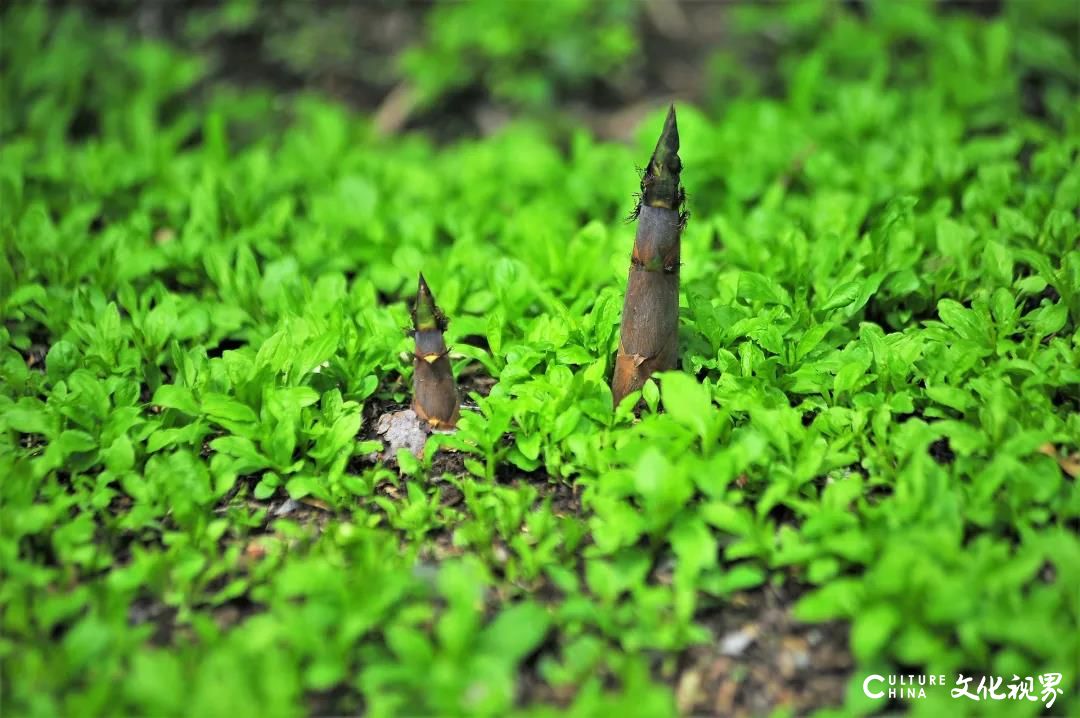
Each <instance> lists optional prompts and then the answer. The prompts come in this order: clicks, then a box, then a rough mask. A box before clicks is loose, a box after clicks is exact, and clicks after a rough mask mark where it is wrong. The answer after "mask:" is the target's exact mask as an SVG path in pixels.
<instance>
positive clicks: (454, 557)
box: [0, 2, 1080, 717]
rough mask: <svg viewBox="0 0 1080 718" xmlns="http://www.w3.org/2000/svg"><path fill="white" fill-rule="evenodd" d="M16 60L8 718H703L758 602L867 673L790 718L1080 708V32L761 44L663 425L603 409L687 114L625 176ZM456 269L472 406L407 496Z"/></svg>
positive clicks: (858, 23) (129, 58)
mask: <svg viewBox="0 0 1080 718" xmlns="http://www.w3.org/2000/svg"><path fill="white" fill-rule="evenodd" d="M504 6H505V7H515V6H516V4H515V3H507V4H504V5H500V6H498V7H504ZM445 12H446V13H449V14H451V15H452V14H454V13H455V11H454V10H446V11H445ZM456 12H458V13H463V12H464V11H462V10H459V11H456ZM488 12H491V13H498V12H499V10H498V8H497V7H496V6H492V7H489V8H488ZM557 17H561V16H557ZM0 22H2V25H0V33H2V34H0V38H2V42H0V74H2V85H0V244H2V248H3V251H2V253H0V314H2V318H3V324H2V326H0V571H2V575H3V580H2V582H0V607H2V612H3V616H2V619H0V661H2V673H0V689H2V692H0V708H2V711H3V713H4V715H25V716H42V717H44V716H56V715H64V716H96V715H101V716H106V715H139V716H143V715H145V716H170V715H176V716H181V715H200V716H218V715H222V716H227V715H233V716H235V715H250V714H252V713H253V712H257V713H258V714H260V715H266V716H278V715H280V716H297V715H305V714H311V713H314V714H346V713H360V712H363V713H364V714H365V715H370V716H395V715H403V716H417V715H461V716H464V715H469V716H480V715H491V716H501V715H511V714H513V715H522V716H548V715H562V714H564V713H569V714H572V715H581V716H593V715H624V716H639V715H640V716H662V715H674V714H677V713H679V712H683V713H691V712H693V713H698V714H701V713H709V712H711V711H713V710H714V707H713V706H714V703H713V702H712V697H709V699H708V700H706V699H704V698H701V697H699V696H698V694H697V693H696V692H695V690H693V687H694V684H693V681H691V680H690V679H687V678H686V676H687V675H692V671H688V659H687V657H688V656H693V655H699V654H698V653H695V651H700V650H705V649H706V648H708V647H710V646H715V645H716V644H717V642H718V641H719V639H720V638H721V636H720V635H719V633H720V631H719V629H718V626H719V624H718V623H717V617H718V616H720V617H722V616H724V615H727V614H730V613H733V612H736V611H738V610H741V609H740V606H743V605H744V603H745V600H746V599H745V597H746V596H754V595H765V594H768V595H787V596H792V597H793V600H794V601H795V602H794V604H793V606H792V607H790V608H791V611H792V614H793V616H794V617H795V618H797V619H800V620H802V621H805V622H809V623H812V624H820V625H821V626H826V627H829V630H830V631H832V632H834V633H836V632H838V633H839V636H840V641H841V643H842V645H843V646H844V648H845V651H847V652H848V653H849V654H850V657H851V661H852V665H851V666H849V667H848V669H847V670H845V671H844V673H843V675H842V676H841V677H840V680H842V682H843V685H845V686H846V690H844V691H842V694H841V695H837V696H835V700H834V701H832V702H831V703H829V704H817V705H802V704H798V705H796V704H792V703H790V702H788V703H786V704H785V703H784V702H783V701H778V707H777V708H776V714H777V715H787V714H791V713H794V712H799V713H802V712H804V711H807V710H809V709H811V708H813V709H819V713H820V714H821V715H861V714H868V713H871V712H873V711H875V710H880V709H881V708H882V707H883V705H882V703H880V702H877V703H875V702H873V701H871V700H870V699H868V698H866V697H865V696H864V695H863V693H862V691H861V678H862V677H863V676H865V675H866V674H868V673H871V672H874V673H883V674H887V673H889V672H903V673H928V674H930V673H933V674H938V673H944V674H946V675H948V676H949V678H950V681H951V680H952V678H954V677H955V674H957V673H964V674H965V675H971V674H975V675H976V676H979V675H1001V676H1005V677H1006V680H1008V678H1009V676H1011V675H1013V674H1017V675H1019V676H1029V675H1032V676H1034V675H1038V674H1042V673H1049V672H1059V673H1062V674H1063V676H1064V681H1063V683H1062V685H1061V688H1062V691H1063V692H1062V693H1061V694H1060V695H1058V696H1057V698H1056V704H1055V705H1054V708H1053V711H1054V713H1055V714H1060V715H1078V714H1080V713H1078V711H1080V699H1078V697H1077V690H1078V666H1080V630H1077V628H1078V623H1080V603H1078V594H1077V587H1078V586H1080V538H1078V535H1077V531H1078V527H1080V491H1078V489H1077V473H1078V472H1080V460H1078V458H1077V455H1078V452H1080V249H1078V239H1080V219H1078V213H1077V207H1078V206H1080V161H1078V160H1080V157H1078V154H1080V111H1078V107H1080V105H1078V104H1077V103H1076V91H1077V86H1076V83H1077V81H1076V78H1077V76H1078V72H1080V64H1078V59H1077V49H1076V45H1075V42H1074V41H1073V40H1074V39H1075V37H1076V33H1077V18H1076V14H1075V12H1074V10H1072V9H1070V8H1069V7H1067V4H1061V3H1054V2H1046V3H1043V2H1014V3H1008V4H1006V5H1005V7H1004V8H1003V9H1002V11H1001V13H1000V14H998V15H996V16H994V17H992V18H979V17H975V16H973V15H971V14H969V13H963V12H960V11H949V10H948V9H946V8H940V7H938V6H936V5H934V4H931V3H920V2H902V3H884V2H883V3H873V4H868V5H865V6H859V8H855V9H853V8H850V7H848V6H847V5H845V4H842V3H837V2H813V3H800V4H792V5H790V6H784V7H782V8H776V7H772V8H765V9H763V8H756V7H739V8H735V9H734V10H733V11H732V39H731V42H730V43H729V44H728V45H727V46H726V47H725V48H724V49H723V50H722V51H721V52H719V53H718V54H717V56H716V57H715V58H714V61H713V63H712V65H711V67H712V74H711V80H710V82H711V83H712V87H713V88H714V90H713V91H712V93H711V94H710V97H709V98H708V99H707V100H706V101H705V102H703V103H702V104H701V105H700V106H693V105H691V104H688V103H687V104H680V105H679V109H678V122H679V135H680V140H681V142H680V147H679V155H680V156H681V158H682V165H683V167H682V175H681V181H682V184H683V185H684V186H685V187H686V188H687V193H688V195H687V199H686V207H687V208H688V209H689V211H690V212H691V213H692V217H693V219H692V221H690V222H689V223H688V224H687V225H686V228H685V231H684V232H683V233H682V238H681V260H682V266H681V268H680V285H681V292H680V308H679V315H680V327H679V368H678V369H677V370H673V371H669V372H662V373H660V374H659V375H657V376H655V377H654V379H653V380H650V381H648V382H646V383H645V384H644V386H643V387H642V389H641V399H642V401H643V404H644V405H645V409H644V410H643V411H642V412H641V416H640V418H638V417H635V415H634V413H633V408H632V405H633V403H634V402H633V401H626V402H621V403H620V404H619V405H618V406H615V407H614V408H613V397H612V392H611V389H610V388H609V387H610V382H611V377H612V372H613V369H614V363H615V356H616V350H617V345H618V341H619V321H620V311H621V309H620V308H621V307H622V302H623V291H624V288H625V281H626V272H627V257H628V254H629V252H630V250H631V248H632V247H633V245H634V226H633V225H632V224H629V223H627V222H626V221H625V217H626V215H627V212H628V211H629V210H631V209H632V208H633V203H634V200H633V193H634V192H635V191H637V190H638V189H639V183H640V176H639V175H638V174H637V173H636V172H635V163H640V162H641V159H642V158H643V157H646V156H648V153H649V152H650V151H651V150H652V148H653V146H654V143H655V141H656V130H657V128H658V127H661V126H662V124H663V118H664V112H665V111H666V107H662V108H659V107H658V109H657V111H656V112H655V113H653V114H652V115H650V116H649V117H647V118H646V120H645V121H644V122H643V123H642V125H641V134H640V137H639V140H640V141H639V142H638V143H637V145H636V146H634V147H627V146H623V145H619V144H613V143H607V142H602V141H599V140H597V139H595V138H594V137H593V136H591V135H590V134H589V133H588V132H586V131H585V130H570V131H567V130H566V129H565V128H562V129H554V128H552V127H551V126H548V125H541V124H537V123H534V122H530V121H529V120H528V119H520V120H518V121H515V122H513V123H511V124H509V125H508V126H506V127H505V128H503V129H501V130H500V131H498V132H497V133H496V134H494V135H491V136H487V137H483V138H461V139H458V140H455V141H453V142H450V143H448V144H444V145H436V144H435V143H434V142H433V141H432V140H431V139H429V138H428V137H426V136H425V135H423V134H422V133H406V134H403V135H401V136H396V137H392V138H386V137H381V136H379V135H378V134H377V133H376V132H375V129H374V127H373V125H372V122H371V121H370V120H369V118H367V117H365V116H362V115H358V114H355V113H353V112H351V111H350V110H348V109H347V108H345V107H343V106H341V105H338V104H334V103H330V102H327V101H325V100H323V99H320V98H319V97H316V96H308V95H301V96H296V97H281V96H275V95H272V94H270V93H269V92H265V91H260V90H258V89H255V88H249V89H246V90H242V91H241V90H236V89H233V88H229V87H226V86H221V85H210V86H207V85H206V84H205V83H204V81H203V80H204V78H205V77H206V74H205V73H206V71H207V68H206V66H205V63H204V62H203V61H201V60H200V59H199V58H198V57H194V56H189V55H186V54H182V53H178V52H177V51H175V50H173V49H171V48H170V47H168V46H166V45H163V44H156V43H145V42H138V41H135V40H134V39H132V38H130V37H128V36H126V35H125V34H124V32H123V31H121V30H119V29H117V28H112V27H105V26H99V25H96V24H94V23H92V22H90V21H88V20H87V18H85V17H83V16H80V15H78V14H75V13H66V14H59V13H50V12H49V11H48V10H47V8H46V7H45V6H44V5H42V4H27V5H16V6H14V7H9V8H7V9H6V10H5V11H4V13H3V15H2V20H0ZM448 22H450V21H448ZM453 22H464V21H462V20H460V18H458V19H455V20H453ZM500 22H507V23H509V21H508V20H505V18H502V17H501V16H500ZM466 24H467V23H466ZM451 30H453V32H455V33H456V32H458V30H454V29H453V28H450V29H448V30H447V32H448V33H450V32H451ZM1070 38H1071V39H1070ZM770 43H771V44H770ZM437 51H438V48H437V47H436V48H435V49H433V50H432V52H433V53H436V54H433V55H432V57H437V56H438V55H437ZM416 57H421V56H420V55H416ZM516 59H520V58H516ZM414 62H416V63H421V60H414ZM755 63H757V65H755ZM515 66H517V65H513V64H510V65H507V67H515ZM757 66H760V71H756V72H754V73H747V71H746V70H745V68H746V67H757ZM416 67H422V64H418V65H416ZM748 74H752V75H753V77H749V78H748ZM433 82H434V81H433ZM503 82H504V81H503V80H502V79H500V80H499V83H503ZM510 85H514V83H513V82H510ZM514 86H515V87H516V85H514ZM433 87H434V85H433ZM497 87H498V88H503V89H505V87H504V85H503V84H499V85H498V86H497ZM499 91H502V90H499ZM432 92H435V90H432ZM421 271H422V272H423V273H424V275H425V277H426V278H427V280H428V282H430V285H431V287H433V288H435V291H436V293H437V296H438V300H439V307H440V308H441V309H442V310H443V311H444V312H445V313H446V314H447V315H448V316H450V317H452V318H453V320H452V321H451V322H450V324H449V325H448V327H447V329H446V344H447V345H448V346H449V347H451V353H450V355H449V359H450V362H451V364H452V368H453V372H454V375H455V376H456V377H458V382H459V386H460V389H461V392H462V394H463V396H467V400H466V404H465V407H464V408H463V409H462V411H461V415H460V418H459V420H458V429H457V431H456V433H453V434H447V435H435V436H433V437H432V438H431V439H429V441H428V445H427V448H426V450H425V452H424V454H423V455H422V456H421V457H420V458H416V457H412V456H411V455H409V454H408V453H407V452H400V453H399V455H398V457H396V458H397V466H392V465H391V464H390V463H388V462H387V461H384V460H383V459H381V458H378V452H379V451H380V450H381V449H382V442H381V441H380V440H379V438H378V436H377V435H376V434H374V433H373V431H372V426H373V424H374V422H375V419H376V418H377V416H378V415H379V414H380V413H381V412H384V411H387V410H390V409H393V408H401V407H403V406H404V405H406V404H407V402H409V401H410V400H411V386H412V379H413V368H412V356H413V351H414V345H413V336H412V331H411V330H412V320H411V318H410V312H409V309H410V307H411V306H412V302H413V299H414V297H415V293H416V290H415V287H416V277H417V275H418V273H419V272H421ZM691 668H692V666H691ZM736 670H738V669H736ZM808 670H809V671H810V672H809V673H807V674H806V675H807V676H809V677H810V678H811V679H818V680H825V676H824V675H818V674H815V673H814V672H813V666H811V667H810V668H809V669H808ZM740 675H741V674H740ZM688 686H689V687H688ZM895 707H897V708H899V709H902V710H906V711H909V712H910V714H911V715H920V716H940V715H958V713H957V712H956V711H958V710H960V711H963V712H976V713H978V714H979V715H1001V716H1005V715H1008V716H1015V715H1036V714H1039V713H1040V711H1042V710H1043V703H1042V702H1041V701H1038V702H1028V701H1020V702H1017V701H1000V702H996V701H982V702H979V703H974V702H969V701H966V700H962V701H961V702H960V703H957V702H956V701H954V700H952V699H950V698H949V697H948V695H947V693H945V694H933V693H931V694H930V695H929V696H928V697H927V698H926V699H922V700H910V701H904V702H902V703H898V704H896V706H895Z"/></svg>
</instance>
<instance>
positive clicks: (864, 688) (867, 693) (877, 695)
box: [862, 673, 885, 698]
mask: <svg viewBox="0 0 1080 718" xmlns="http://www.w3.org/2000/svg"><path fill="white" fill-rule="evenodd" d="M870 681H878V682H879V683H881V682H884V681H885V676H879V675H878V674H876V673H873V674H871V675H869V676H867V677H866V680H865V681H863V682H862V692H863V695H865V696H866V697H867V698H884V697H885V691H878V692H877V693H871V692H870Z"/></svg>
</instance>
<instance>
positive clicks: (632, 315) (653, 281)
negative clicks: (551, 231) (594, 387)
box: [611, 105, 686, 406]
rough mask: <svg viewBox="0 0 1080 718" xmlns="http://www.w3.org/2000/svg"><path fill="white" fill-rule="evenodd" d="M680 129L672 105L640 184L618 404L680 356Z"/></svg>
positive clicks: (615, 390)
mask: <svg viewBox="0 0 1080 718" xmlns="http://www.w3.org/2000/svg"><path fill="white" fill-rule="evenodd" d="M681 170H682V162H681V161H680V159H679V129H678V126H677V125H676V123H675V107H674V105H673V106H672V107H671V109H669V110H668V115H667V119H666V120H665V122H664V129H663V131H662V132H661V133H660V139H659V140H658V141H657V143H656V149H655V150H654V151H653V154H652V157H651V158H650V159H649V166H648V167H647V168H646V170H645V174H644V176H643V177H642V180H641V204H640V205H639V206H638V208H637V210H636V211H635V215H636V217H637V222H638V225H637V233H636V235H635V237H634V253H633V256H632V257H631V260H630V276H629V279H628V280H627V283H626V297H625V299H624V301H623V313H622V326H621V330H620V336H619V353H618V355H617V357H616V359H615V374H614V376H613V377H612V380H611V393H612V397H613V399H614V401H615V405H616V406H618V404H619V402H620V401H621V400H622V399H623V398H624V397H625V396H626V395H627V394H629V393H631V392H633V391H637V390H638V389H640V388H641V387H642V386H644V384H645V380H646V379H648V378H649V376H650V375H651V374H652V373H653V372H657V371H665V370H668V369H674V368H675V363H676V360H677V359H678V353H679V237H680V234H681V233H682V228H683V225H684V223H685V219H686V217H685V215H683V214H681V213H680V207H681V206H682V202H683V199H684V198H685V193H684V192H683V189H682V186H681V185H680V183H679V174H680V172H681Z"/></svg>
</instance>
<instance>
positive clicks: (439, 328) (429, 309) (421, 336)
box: [412, 274, 461, 429]
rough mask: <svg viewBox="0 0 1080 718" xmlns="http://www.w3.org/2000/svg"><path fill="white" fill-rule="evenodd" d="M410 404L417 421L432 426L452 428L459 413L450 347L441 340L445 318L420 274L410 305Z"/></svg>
mask: <svg viewBox="0 0 1080 718" xmlns="http://www.w3.org/2000/svg"><path fill="white" fill-rule="evenodd" d="M412 317H413V330H414V334H413V337H414V341H415V348H414V349H413V403H412V409H413V411H414V412H416V415H417V416H418V417H419V418H420V420H421V421H426V422H427V423H428V424H429V425H430V426H431V427H432V428H435V429H452V428H453V427H454V426H455V425H456V424H457V420H458V416H459V415H460V412H461V406H460V402H459V401H458V393H457V386H456V385H455V384H454V373H453V371H452V370H451V368H450V357H449V353H450V350H449V349H448V348H447V346H446V341H445V340H444V339H443V332H444V331H445V330H446V324H447V321H446V317H445V316H444V315H443V313H442V312H441V311H439V308H438V306H436V304H435V297H434V296H432V294H431V289H429V288H428V285H427V282H426V281H424V275H423V274H421V275H420V282H419V286H418V287H417V290H416V304H415V305H414V307H413V315H412Z"/></svg>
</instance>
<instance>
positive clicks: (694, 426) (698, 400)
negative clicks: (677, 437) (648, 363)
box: [660, 372, 713, 439]
mask: <svg viewBox="0 0 1080 718" xmlns="http://www.w3.org/2000/svg"><path fill="white" fill-rule="evenodd" d="M660 396H661V397H662V398H663V401H664V411H666V412H667V413H668V414H670V415H671V418H673V419H674V420H675V421H677V422H678V423H680V424H682V425H683V426H685V427H687V428H688V429H691V430H693V431H694V432H696V433H697V435H698V436H700V437H702V438H703V439H705V438H706V437H707V436H708V435H709V427H710V424H711V416H712V414H713V405H712V397H711V393H710V391H709V388H708V387H706V386H702V385H701V384H700V383H698V382H697V381H696V380H695V379H694V378H693V377H691V376H688V375H686V374H683V373H680V372H664V373H663V374H661V375H660Z"/></svg>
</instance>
